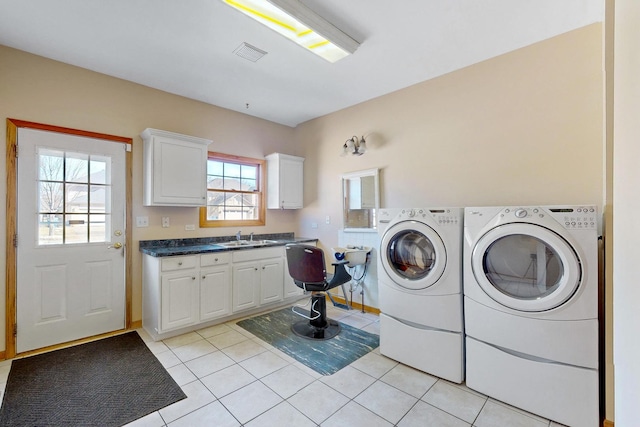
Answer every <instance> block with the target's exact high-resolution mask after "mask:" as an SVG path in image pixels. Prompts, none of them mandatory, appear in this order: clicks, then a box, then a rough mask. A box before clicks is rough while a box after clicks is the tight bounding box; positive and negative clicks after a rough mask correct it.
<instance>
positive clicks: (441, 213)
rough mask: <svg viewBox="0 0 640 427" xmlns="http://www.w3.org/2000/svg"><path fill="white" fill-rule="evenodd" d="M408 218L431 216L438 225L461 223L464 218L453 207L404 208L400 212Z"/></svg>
mask: <svg viewBox="0 0 640 427" xmlns="http://www.w3.org/2000/svg"><path fill="white" fill-rule="evenodd" d="M400 215H401V216H403V217H405V218H406V219H417V220H419V219H421V218H426V217H427V215H429V216H431V217H432V218H433V219H434V220H435V221H436V223H437V224H438V225H441V226H446V225H460V224H462V218H461V217H460V216H459V215H457V214H456V213H454V212H452V211H451V209H446V208H445V209H403V210H402V212H401V213H400Z"/></svg>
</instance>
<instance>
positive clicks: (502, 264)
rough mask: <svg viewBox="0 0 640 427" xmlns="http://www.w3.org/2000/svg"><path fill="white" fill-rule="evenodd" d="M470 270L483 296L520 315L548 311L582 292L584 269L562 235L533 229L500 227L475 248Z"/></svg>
mask: <svg viewBox="0 0 640 427" xmlns="http://www.w3.org/2000/svg"><path fill="white" fill-rule="evenodd" d="M471 264H472V269H473V274H474V276H475V277H476V280H477V282H478V284H479V285H480V287H481V288H482V289H483V290H484V292H485V293H486V294H487V295H488V296H489V297H491V298H492V299H493V300H495V301H496V302H498V303H500V304H502V305H504V306H506V307H509V308H512V309H514V310H520V311H530V312H535V311H546V310H551V309H553V308H555V307H558V306H560V305H562V304H563V303H565V302H566V301H567V300H568V299H569V298H571V296H572V295H573V294H574V293H575V292H576V290H577V289H578V286H580V280H581V277H582V267H581V264H580V260H579V259H578V256H577V255H576V252H575V251H574V250H573V248H572V247H571V245H570V244H569V243H568V242H567V241H566V240H565V239H563V238H562V237H560V235H558V234H557V233H555V232H553V231H551V230H549V229H548V228H545V227H541V226H539V225H534V224H525V223H513V224H506V225H501V226H498V227H496V228H493V229H491V230H490V231H488V232H487V233H486V234H484V235H483V236H482V237H481V238H480V239H479V240H478V243H477V244H476V245H475V247H474V249H473V253H472V258H471Z"/></svg>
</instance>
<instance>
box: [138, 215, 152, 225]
mask: <svg viewBox="0 0 640 427" xmlns="http://www.w3.org/2000/svg"><path fill="white" fill-rule="evenodd" d="M148 226H149V217H148V216H137V217H136V227H148Z"/></svg>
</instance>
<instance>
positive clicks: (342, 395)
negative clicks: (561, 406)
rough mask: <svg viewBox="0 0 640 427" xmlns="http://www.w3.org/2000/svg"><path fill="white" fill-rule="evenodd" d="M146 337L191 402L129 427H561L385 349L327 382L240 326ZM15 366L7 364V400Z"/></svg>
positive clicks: (369, 327)
mask: <svg viewBox="0 0 640 427" xmlns="http://www.w3.org/2000/svg"><path fill="white" fill-rule="evenodd" d="M328 314H329V317H331V318H333V319H336V320H339V321H340V322H343V323H346V324H349V325H351V326H354V327H358V328H362V329H364V330H366V331H368V332H372V333H375V334H379V323H378V316H376V315H373V314H370V313H360V312H358V311H356V310H351V311H346V310H342V309H338V308H334V307H328ZM138 333H139V334H140V336H141V337H142V338H143V340H144V341H145V342H146V344H147V346H148V347H149V349H150V350H151V351H152V352H153V353H154V354H155V355H156V357H157V358H158V360H159V361H160V362H161V363H162V364H163V366H164V367H165V368H166V369H167V371H168V372H169V373H170V374H171V375H172V377H173V378H174V379H175V381H176V382H177V383H178V384H179V385H180V386H181V387H182V389H183V390H184V392H185V394H186V395H187V398H186V399H184V400H182V401H180V402H177V403H175V404H173V405H171V406H168V407H166V408H163V409H161V410H160V411H158V412H154V413H152V414H150V415H148V416H146V417H144V418H141V419H139V420H137V421H135V422H133V423H130V424H128V425H127V427H163V426H169V427H180V426H185V427H187V426H188V427H194V426H218V427H226V426H229V427H232V426H242V425H244V426H250V427H257V426H259V427H269V426H274V427H286V426H296V427H306V426H322V427H333V426H336V427H344V426H348V427H360V426H362V427H375V426H392V425H397V426H400V427H413V426H438V427H470V426H475V427H498V426H500V427H502V426H509V427H544V426H547V427H559V426H561V425H560V424H557V423H554V422H553V421H549V420H546V419H543V418H540V417H538V416H536V415H533V414H531V413H528V412H525V411H522V410H520V409H517V408H514V407H511V406H508V405H505V404H504V403H501V402H498V401H495V400H493V399H491V398H487V397H486V396H483V395H481V394H479V393H477V392H475V391H473V390H471V389H469V388H467V387H466V386H464V385H459V384H454V383H450V382H448V381H445V380H443V379H439V378H437V377H433V376H431V375H428V374H426V373H424V372H420V371H418V370H415V369H413V368H410V367H408V366H405V365H402V364H400V363H398V362H396V361H394V360H392V359H389V358H386V357H384V356H382V355H380V352H379V350H378V349H376V350H374V351H373V352H371V353H369V354H368V355H366V356H364V357H362V358H360V359H359V360H357V361H355V362H353V363H352V364H351V365H349V366H347V367H346V368H344V369H342V370H340V371H339V372H337V373H335V374H334V375H331V376H322V375H320V374H318V373H316V372H315V371H313V370H311V369H309V368H307V367H306V366H304V365H302V364H301V363H299V362H297V361H295V360H294V359H292V358H291V357H289V356H288V355H286V354H285V353H283V352H281V351H280V350H278V349H276V348H274V347H272V346H270V345H269V344H267V343H265V342H264V341H262V340H260V339H259V338H257V337H255V336H254V335H252V334H251V333H249V332H247V331H246V330H244V329H243V328H241V327H239V326H237V325H236V321H232V322H228V323H224V324H221V325H216V326H212V327H209V328H205V329H201V330H199V331H196V332H190V333H187V334H184V335H180V336H178V337H174V338H169V339H166V340H164V341H158V342H154V341H153V340H151V338H150V337H149V335H148V334H147V333H146V332H145V331H144V330H142V329H140V330H138ZM10 366H11V363H10V361H6V362H1V363H0V390H2V392H3V391H4V386H5V384H6V380H7V376H8V373H9V369H10ZM0 397H1V394H0Z"/></svg>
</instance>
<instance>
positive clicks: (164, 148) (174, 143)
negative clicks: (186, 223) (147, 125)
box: [153, 136, 207, 206]
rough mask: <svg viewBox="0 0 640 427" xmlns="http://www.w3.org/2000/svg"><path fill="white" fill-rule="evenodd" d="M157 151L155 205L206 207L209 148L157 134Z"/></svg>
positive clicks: (154, 173) (155, 153)
mask: <svg viewBox="0 0 640 427" xmlns="http://www.w3.org/2000/svg"><path fill="white" fill-rule="evenodd" d="M153 151H154V153H153V159H154V161H153V171H154V172H153V181H154V183H153V202H154V204H170V205H171V204H176V205H189V206H204V205H205V201H206V194H207V192H206V191H207V190H206V180H207V170H206V163H207V147H206V146H205V145H200V144H191V143H187V142H183V141H179V140H176V139H170V138H165V137H160V136H157V137H154V145H153Z"/></svg>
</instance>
